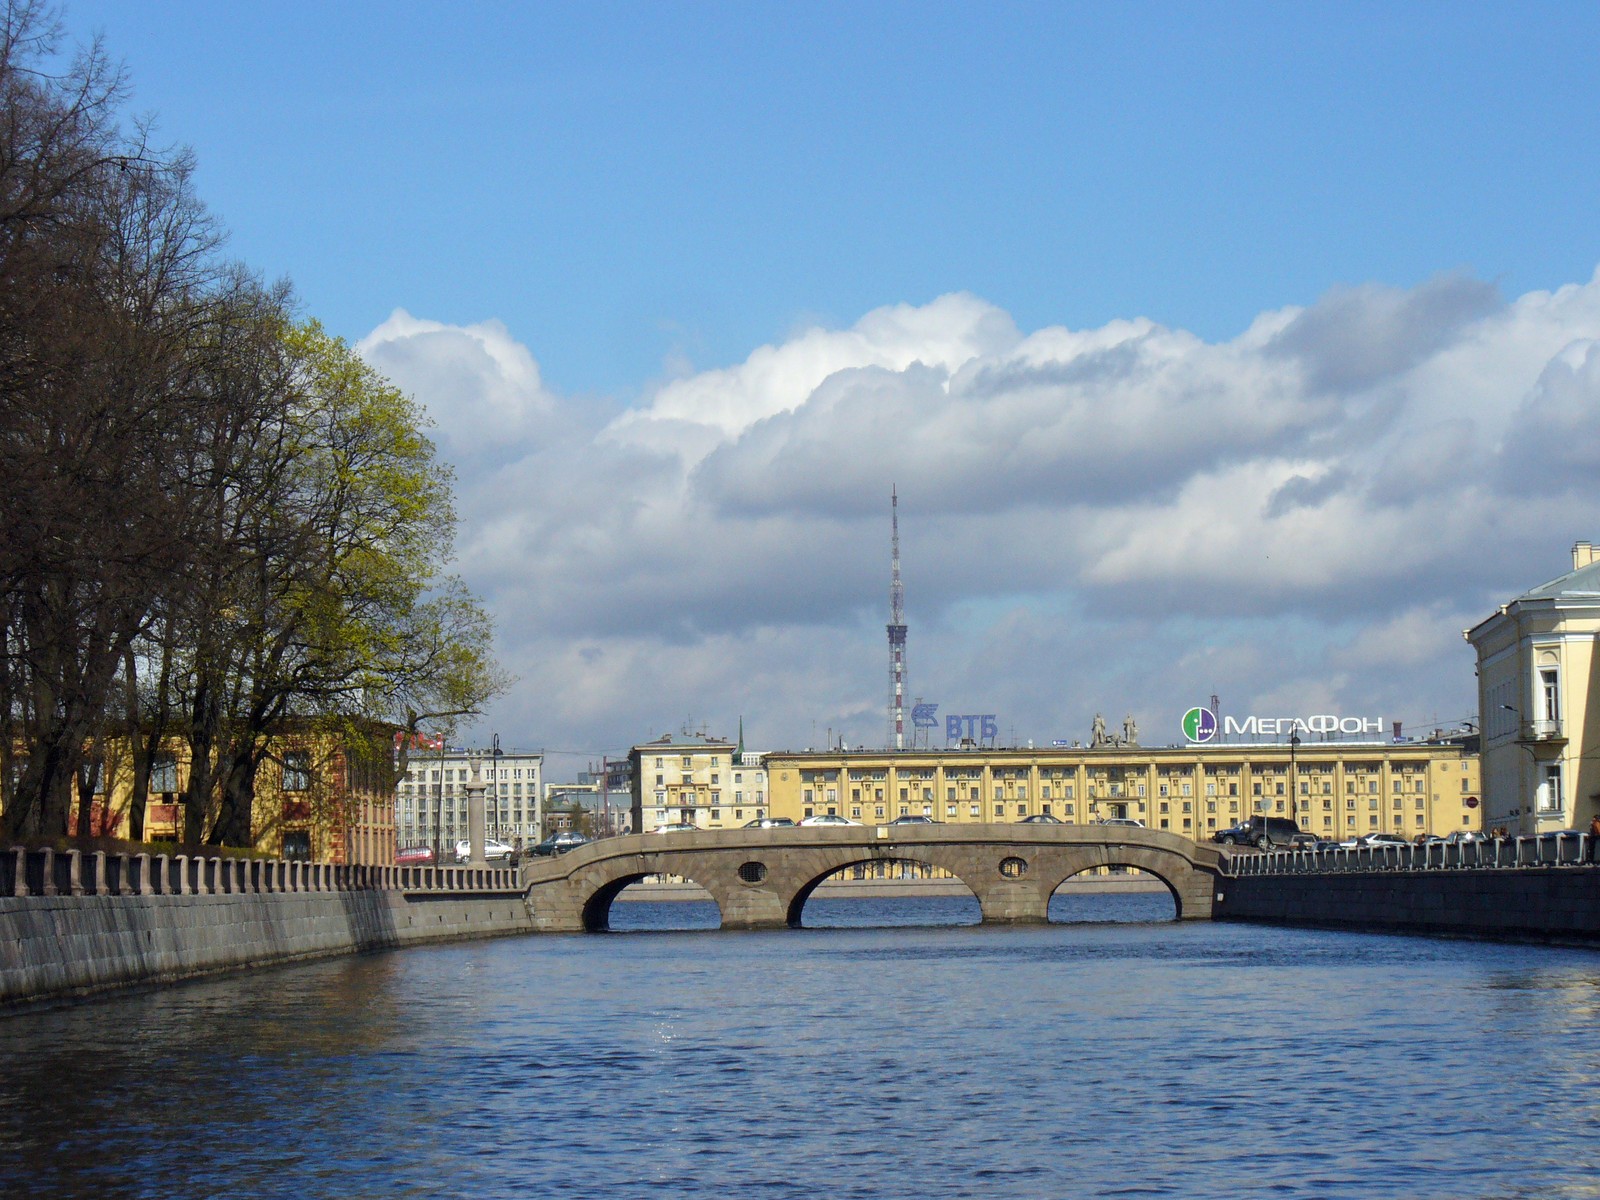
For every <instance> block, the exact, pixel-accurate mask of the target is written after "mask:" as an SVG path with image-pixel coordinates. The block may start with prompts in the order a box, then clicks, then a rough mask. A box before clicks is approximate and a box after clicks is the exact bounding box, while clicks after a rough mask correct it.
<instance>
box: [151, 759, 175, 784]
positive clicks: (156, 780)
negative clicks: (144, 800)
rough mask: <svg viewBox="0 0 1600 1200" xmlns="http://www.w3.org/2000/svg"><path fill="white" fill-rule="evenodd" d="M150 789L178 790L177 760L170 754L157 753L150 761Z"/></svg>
mask: <svg viewBox="0 0 1600 1200" xmlns="http://www.w3.org/2000/svg"><path fill="white" fill-rule="evenodd" d="M150 790H151V791H152V792H175V791H177V790H178V760H177V759H176V758H174V757H173V756H172V755H170V754H158V755H156V756H155V758H154V759H153V760H152V761H151V763H150Z"/></svg>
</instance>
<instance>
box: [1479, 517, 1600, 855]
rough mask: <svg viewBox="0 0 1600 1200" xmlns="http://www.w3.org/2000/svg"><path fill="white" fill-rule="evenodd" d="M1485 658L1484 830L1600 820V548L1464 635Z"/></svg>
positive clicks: (1579, 551) (1578, 825)
mask: <svg viewBox="0 0 1600 1200" xmlns="http://www.w3.org/2000/svg"><path fill="white" fill-rule="evenodd" d="M1465 636H1466V639H1467V640H1468V641H1469V642H1471V643H1472V646H1473V648H1474V649H1475V650H1476V651H1477V652H1478V705H1479V711H1480V716H1481V718H1482V721H1481V727H1482V730H1483V799H1484V808H1485V814H1484V822H1485V825H1486V826H1487V827H1488V828H1490V829H1495V828H1504V829H1506V830H1507V831H1508V832H1511V833H1517V834H1533V833H1543V832H1546V831H1548V830H1553V829H1574V828H1575V829H1584V830H1587V829H1588V828H1589V822H1590V821H1591V820H1593V819H1594V818H1595V817H1596V816H1600V549H1597V547H1596V546H1595V545H1594V544H1593V543H1590V542H1579V543H1578V544H1577V545H1575V546H1574V547H1573V548H1572V570H1570V571H1568V572H1567V573H1566V574H1565V575H1562V576H1559V577H1557V578H1555V579H1552V580H1550V582H1548V583H1544V584H1540V585H1539V586H1538V587H1536V588H1534V589H1533V590H1532V591H1530V592H1525V593H1523V594H1522V595H1521V596H1518V597H1517V598H1516V599H1515V600H1512V601H1510V602H1509V603H1507V604H1502V605H1501V606H1500V608H1499V610H1498V611H1497V612H1495V613H1494V614H1493V615H1491V616H1490V617H1488V618H1487V619H1486V620H1484V621H1482V622H1480V623H1479V624H1477V625H1475V626H1473V627H1472V628H1471V629H1468V630H1466V632H1465Z"/></svg>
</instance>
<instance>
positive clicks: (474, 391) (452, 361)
mask: <svg viewBox="0 0 1600 1200" xmlns="http://www.w3.org/2000/svg"><path fill="white" fill-rule="evenodd" d="M356 351H357V353H359V354H360V355H361V356H362V357H363V358H365V359H366V360H367V361H368V362H369V363H371V364H372V365H373V366H374V367H376V368H377V369H378V370H379V371H382V372H383V373H384V374H385V375H387V376H388V377H389V378H390V379H391V380H393V381H394V382H395V383H396V384H397V385H398V386H399V387H400V388H401V389H402V390H404V391H406V392H408V393H410V394H411V395H413V396H415V397H416V398H418V399H419V400H420V401H421V402H422V403H423V404H424V405H425V406H426V408H427V410H428V414H429V416H431V417H432V418H433V420H434V422H435V429H434V437H435V439H436V440H437V441H438V443H439V444H440V445H441V446H442V447H444V448H445V449H446V450H447V451H448V452H449V453H450V454H451V455H452V456H453V457H455V458H456V459H457V460H458V461H464V460H467V459H474V460H478V459H488V460H491V461H492V460H494V459H495V458H497V457H498V454H499V451H500V450H501V448H503V447H505V446H507V445H515V444H517V443H520V442H523V441H525V440H526V439H528V438H529V437H531V436H533V435H534V434H535V432H536V430H537V428H538V423H539V421H540V420H541V419H543V418H546V417H548V416H549V415H550V414H551V412H552V411H553V407H554V405H553V401H552V399H551V397H550V396H549V395H548V394H547V393H546V392H545V390H544V384H543V382H542V381H541V379H540V377H539V364H538V363H537V362H535V361H534V357H533V355H532V354H531V353H529V351H528V348H527V347H526V346H523V345H522V344H521V343H520V342H518V341H517V340H516V339H515V338H513V337H512V336H511V334H510V332H509V331H508V330H507V329H506V327H505V326H504V325H502V324H501V323H500V322H499V321H483V322H480V323H479V324H477V325H445V324H442V323H440V322H438V321H425V320H420V319H418V318H417V317H413V316H412V315H411V314H410V313H408V312H406V310H405V309H403V308H397V309H395V310H394V312H393V313H391V314H390V315H389V319H388V320H387V321H385V322H384V323H383V324H382V325H379V326H378V327H377V328H376V329H374V330H373V331H372V332H371V333H369V334H368V335H367V336H366V337H364V338H362V339H361V341H360V342H359V343H358V344H357V346H356Z"/></svg>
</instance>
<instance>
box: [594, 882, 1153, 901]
mask: <svg viewBox="0 0 1600 1200" xmlns="http://www.w3.org/2000/svg"><path fill="white" fill-rule="evenodd" d="M1057 891H1058V892H1065V893H1075V894H1088V895H1098V894H1105V893H1111V894H1121V893H1130V892H1165V891H1167V885H1166V884H1164V883H1162V882H1161V881H1160V880H1159V879H1156V878H1155V877H1153V876H1150V875H1093V876H1089V877H1087V878H1084V877H1078V878H1073V879H1069V880H1067V881H1066V882H1065V883H1063V884H1062V885H1061V886H1060V888H1058V889H1057ZM812 895H813V896H815V897H818V898H820V899H824V900H878V899H886V898H892V899H896V900H900V899H908V898H913V897H919V896H970V895H972V891H971V889H970V888H968V887H967V885H966V884H964V883H962V882H961V881H960V880H959V879H842V880H835V881H830V882H828V883H824V884H822V885H820V886H819V887H818V888H817V890H816V891H815V892H813V893H812ZM710 899H711V893H710V892H708V891H706V890H705V889H704V888H702V887H700V886H699V885H697V884H693V883H636V884H634V885H633V886H631V887H629V888H626V889H624V890H623V892H622V893H621V894H620V895H619V896H618V897H617V898H616V900H615V901H613V903H615V904H623V903H628V902H632V901H644V900H653V901H662V900H706V901H709V900H710Z"/></svg>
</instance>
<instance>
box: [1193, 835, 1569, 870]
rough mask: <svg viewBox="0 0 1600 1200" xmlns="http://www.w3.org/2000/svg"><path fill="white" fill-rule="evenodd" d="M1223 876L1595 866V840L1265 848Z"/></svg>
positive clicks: (1230, 865)
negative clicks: (1309, 848)
mask: <svg viewBox="0 0 1600 1200" xmlns="http://www.w3.org/2000/svg"><path fill="white" fill-rule="evenodd" d="M1223 863H1224V865H1223V873H1224V874H1227V875H1233V876H1236V877H1237V876H1244V875H1324V874H1344V873H1350V872H1363V871H1475V870H1485V871H1501V870H1512V869H1515V868H1517V867H1593V866H1597V865H1600V839H1597V838H1595V837H1594V836H1592V835H1590V834H1587V833H1556V834H1548V833H1547V834H1542V835H1538V836H1534V837H1514V838H1487V839H1485V840H1483V841H1476V842H1423V843H1421V844H1416V843H1406V844H1404V845H1382V844H1380V845H1374V846H1330V847H1328V848H1327V849H1323V850H1267V851H1262V852H1254V853H1242V854H1239V853H1236V854H1227V855H1224V858H1223Z"/></svg>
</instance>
